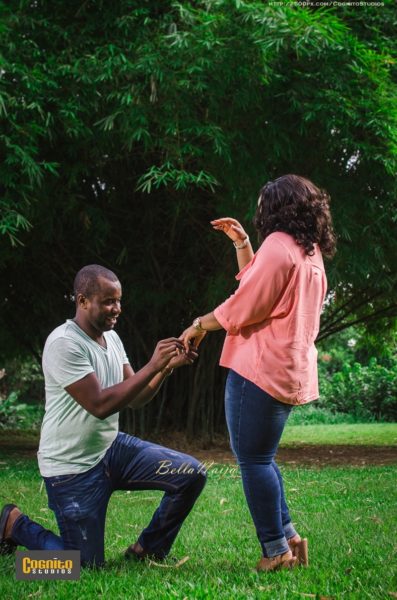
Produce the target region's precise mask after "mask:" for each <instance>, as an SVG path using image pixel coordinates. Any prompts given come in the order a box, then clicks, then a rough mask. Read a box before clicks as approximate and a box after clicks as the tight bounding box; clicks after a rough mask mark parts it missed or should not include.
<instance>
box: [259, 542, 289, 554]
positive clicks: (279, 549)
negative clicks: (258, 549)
mask: <svg viewBox="0 0 397 600" xmlns="http://www.w3.org/2000/svg"><path fill="white" fill-rule="evenodd" d="M289 549H290V547H289V546H288V542H287V540H286V538H285V537H282V538H280V539H279V540H274V541H273V542H264V543H263V550H264V552H263V553H264V556H267V557H268V558H272V557H273V556H278V555H279V554H284V553H285V552H288V550H289Z"/></svg>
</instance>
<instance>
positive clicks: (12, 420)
mask: <svg viewBox="0 0 397 600" xmlns="http://www.w3.org/2000/svg"><path fill="white" fill-rule="evenodd" d="M43 414H44V407H43V406H42V405H38V404H36V405H28V404H23V403H20V402H19V394H18V393H17V392H11V394H10V395H9V396H8V397H7V398H1V397H0V429H24V430H36V429H38V428H39V426H40V423H41V421H42V418H43Z"/></svg>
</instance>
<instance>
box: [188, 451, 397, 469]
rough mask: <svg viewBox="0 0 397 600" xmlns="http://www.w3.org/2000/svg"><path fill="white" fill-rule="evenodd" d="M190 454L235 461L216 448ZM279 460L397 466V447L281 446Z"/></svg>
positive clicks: (290, 463) (317, 464)
mask: <svg viewBox="0 0 397 600" xmlns="http://www.w3.org/2000/svg"><path fill="white" fill-rule="evenodd" d="M189 453H191V454H193V455H194V456H196V457H197V458H198V459H199V460H203V461H206V462H212V461H214V462H215V463H231V462H234V458H233V455H232V453H231V452H230V451H227V450H224V449H220V448H213V449H209V450H200V449H197V450H196V451H192V452H190V451H189ZM276 460H277V462H279V463H281V464H285V465H288V466H296V467H298V466H301V465H302V466H311V467H325V466H328V467H332V466H334V467H336V466H339V467H340V466H383V465H393V464H396V465H397V448H396V447H389V446H300V447H299V448H279V451H278V453H277V457H276Z"/></svg>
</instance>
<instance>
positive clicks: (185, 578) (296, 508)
mask: <svg viewBox="0 0 397 600" xmlns="http://www.w3.org/2000/svg"><path fill="white" fill-rule="evenodd" d="M1 461H2V462H1V464H0V467H1V470H0V495H1V500H2V501H3V502H6V501H10V500H14V501H16V502H17V503H18V504H20V506H21V508H22V509H23V510H24V511H26V512H27V513H28V514H30V516H31V517H32V518H34V519H36V520H37V521H39V522H40V523H42V524H43V525H45V526H48V527H49V528H54V529H55V530H56V526H55V521H54V518H53V515H52V512H51V511H50V510H49V509H48V508H47V499H46V493H45V490H44V489H42V486H41V479H40V476H39V473H38V470H37V467H36V462H35V460H34V459H33V460H32V459H28V460H17V459H14V458H7V459H4V458H3V459H1ZM283 472H284V477H285V485H286V490H287V497H288V498H289V504H290V509H291V513H292V515H293V519H294V522H295V523H296V525H297V528H298V530H299V531H300V532H301V534H303V535H305V536H307V537H308V538H309V544H310V549H309V553H310V566H309V568H308V569H302V568H300V569H296V570H294V571H288V572H287V571H285V572H284V571H281V572H278V573H270V574H265V573H261V574H257V573H256V572H255V571H254V570H253V567H254V566H255V564H256V562H257V561H258V559H259V557H260V549H259V544H258V542H257V539H256V536H255V532H254V528H253V525H252V522H251V519H250V516H249V513H248V509H247V506H246V503H245V499H244V496H243V493H242V488H241V481H240V478H239V476H238V474H237V473H236V471H235V470H232V469H231V467H221V466H218V467H217V468H216V467H213V468H212V469H210V470H209V479H208V483H207V486H206V488H205V490H204V492H203V494H202V496H201V498H200V499H199V501H198V503H197V505H196V507H195V509H194V511H193V512H192V514H191V515H190V516H189V518H188V520H187V522H186V524H185V526H184V527H183V529H182V531H181V533H180V535H179V537H178V538H177V541H176V543H175V545H174V547H173V553H174V555H176V556H177V557H178V558H183V557H186V556H189V557H190V559H189V560H188V561H187V562H186V563H185V564H184V565H182V566H181V567H179V568H175V567H174V566H172V565H171V564H170V563H166V565H165V566H164V567H160V566H155V565H150V564H147V563H145V564H140V563H134V562H133V563H126V562H125V561H124V559H123V556H122V555H123V551H124V549H125V548H126V547H127V546H128V545H129V544H130V543H132V542H133V541H135V539H136V538H137V536H138V534H139V532H140V530H141V528H142V527H143V526H144V525H145V524H146V523H147V522H148V520H149V519H150V516H151V514H152V512H153V510H154V509H155V507H156V505H157V503H158V501H159V498H160V497H161V494H160V493H159V492H153V491H150V492H136V493H126V492H117V493H115V494H114V495H113V497H112V499H111V502H110V505H109V511H108V520H107V531H106V557H107V561H108V563H107V566H106V567H105V568H104V569H103V570H101V571H96V572H92V571H87V570H85V571H83V572H82V575H81V579H80V580H79V581H78V582H63V581H55V582H49V581H47V582H17V581H15V579H14V559H13V558H12V557H0V597H1V598H2V599H4V600H13V599H16V600H21V599H25V598H33V599H34V598H45V599H47V598H49V599H50V598H51V599H52V598H57V599H65V600H66V599H67V600H73V599H76V600H80V599H81V598H84V599H90V598H95V599H97V598H111V599H112V600H113V599H118V598H120V599H122V598H134V599H135V598H138V599H145V600H150V599H156V600H162V599H168V598H175V599H181V600H182V599H184V598H186V599H189V600H190V599H197V600H200V599H201V600H212V599H214V600H218V599H227V600H229V599H231V598H233V600H234V599H241V600H243V599H244V600H249V599H257V598H258V599H259V598H260V599H269V600H270V599H271V600H279V599H288V600H291V599H292V600H293V599H294V598H297V599H299V598H302V599H303V600H304V599H305V598H310V597H312V598H315V597H317V598H320V597H322V596H325V597H332V598H338V599H345V598H348V599H357V600H362V599H365V598H371V599H377V598H379V599H386V598H391V596H390V595H389V592H397V580H396V568H395V565H396V562H395V560H394V557H395V555H396V552H397V542H396V540H397V522H396V514H397V501H396V500H397V498H396V468H395V467H373V468H367V467H365V468H364V467H363V468H353V467H350V468H324V469H310V468H293V469H292V468H285V469H284V470H283Z"/></svg>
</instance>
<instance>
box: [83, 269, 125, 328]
mask: <svg viewBox="0 0 397 600" xmlns="http://www.w3.org/2000/svg"><path fill="white" fill-rule="evenodd" d="M120 302H121V285H120V282H119V281H109V280H108V279H104V278H103V277H99V279H98V291H97V293H95V294H93V295H92V296H91V297H90V298H85V299H84V309H85V316H86V319H87V320H88V322H89V323H90V325H91V326H92V327H94V328H95V329H96V330H97V331H100V332H101V333H103V332H104V331H110V330H111V329H113V328H114V326H115V325H116V323H117V318H118V316H119V315H120V313H121V304H120Z"/></svg>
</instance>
